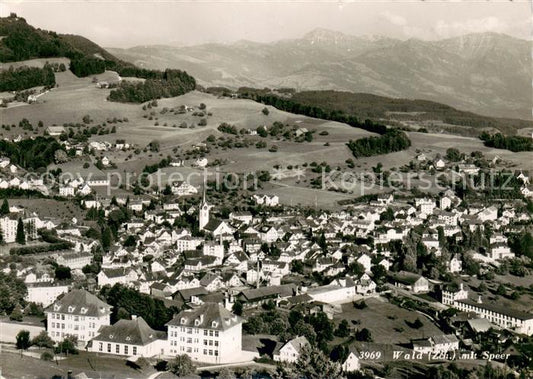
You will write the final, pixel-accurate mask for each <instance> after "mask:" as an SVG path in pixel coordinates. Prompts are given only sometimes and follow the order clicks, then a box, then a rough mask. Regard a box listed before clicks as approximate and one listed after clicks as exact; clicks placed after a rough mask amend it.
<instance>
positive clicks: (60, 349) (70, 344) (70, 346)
mask: <svg viewBox="0 0 533 379" xmlns="http://www.w3.org/2000/svg"><path fill="white" fill-rule="evenodd" d="M77 345H78V337H76V336H71V335H68V336H66V337H65V338H64V339H63V341H61V342H58V344H57V346H56V348H55V352H56V354H58V353H59V354H66V355H68V354H79V351H78V348H77Z"/></svg>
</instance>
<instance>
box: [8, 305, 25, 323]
mask: <svg viewBox="0 0 533 379" xmlns="http://www.w3.org/2000/svg"><path fill="white" fill-rule="evenodd" d="M23 317H24V315H23V314H22V308H21V307H20V305H18V304H17V305H16V306H15V308H13V311H12V312H11V313H10V314H9V319H10V320H12V321H22V318H23Z"/></svg>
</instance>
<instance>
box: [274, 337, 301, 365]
mask: <svg viewBox="0 0 533 379" xmlns="http://www.w3.org/2000/svg"><path fill="white" fill-rule="evenodd" d="M307 345H309V341H308V340H307V338H305V337H296V338H293V339H292V340H290V341H288V342H287V343H286V344H284V345H283V346H281V348H280V349H279V351H277V352H274V360H275V361H278V362H289V363H294V362H296V361H297V360H298V358H299V357H300V353H301V351H302V349H303V348H304V347H305V346H307Z"/></svg>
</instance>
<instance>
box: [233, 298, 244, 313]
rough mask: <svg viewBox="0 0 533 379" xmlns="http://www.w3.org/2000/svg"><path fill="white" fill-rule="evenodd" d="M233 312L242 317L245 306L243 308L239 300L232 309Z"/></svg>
mask: <svg viewBox="0 0 533 379" xmlns="http://www.w3.org/2000/svg"><path fill="white" fill-rule="evenodd" d="M231 310H232V311H233V313H235V314H236V315H237V316H242V310H243V306H242V303H241V302H240V301H239V300H237V301H236V302H235V303H234V304H233V307H231Z"/></svg>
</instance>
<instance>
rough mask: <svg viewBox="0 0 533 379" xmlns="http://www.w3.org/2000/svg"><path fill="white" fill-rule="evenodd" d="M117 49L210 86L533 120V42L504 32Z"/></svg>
mask: <svg viewBox="0 0 533 379" xmlns="http://www.w3.org/2000/svg"><path fill="white" fill-rule="evenodd" d="M109 50H110V52H111V53H113V54H114V55H116V56H117V57H119V58H121V59H126V60H128V61H130V62H133V63H135V64H137V65H139V66H140V67H147V68H163V67H180V68H183V69H186V70H187V71H188V72H190V73H191V74H192V75H193V76H195V77H196V78H197V79H198V80H199V82H200V83H202V84H204V85H209V86H229V87H235V88H237V87H240V86H255V87H264V86H268V87H293V88H296V89H298V90H318V89H320V90H323V89H334V90H340V91H350V92H369V93H374V94H377V95H382V96H389V97H404V98H411V99H426V100H432V101H437V102H441V103H446V104H449V105H451V106H453V107H456V108H459V109H464V110H469V111H473V112H476V113H481V114H486V115H491V116H497V117H518V118H527V119H531V104H532V95H531V87H530V83H531V78H532V76H531V56H530V47H529V43H528V42H527V41H525V40H520V39H516V38H513V37H509V36H506V35H502V34H496V33H481V34H471V35H466V36H462V37H457V38H452V39H446V40H441V41H421V40H416V39H410V40H407V41H401V40H395V39H390V38H384V37H372V38H365V37H355V36H349V35H346V34H342V33H338V32H332V31H328V30H324V29H317V30H314V31H312V32H310V33H308V34H306V35H305V36H303V37H302V38H300V39H294V40H283V41H278V42H273V43H256V42H249V41H239V42H236V43H233V44H204V45H198V46H189V47H169V46H139V47H134V48H131V49H109Z"/></svg>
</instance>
